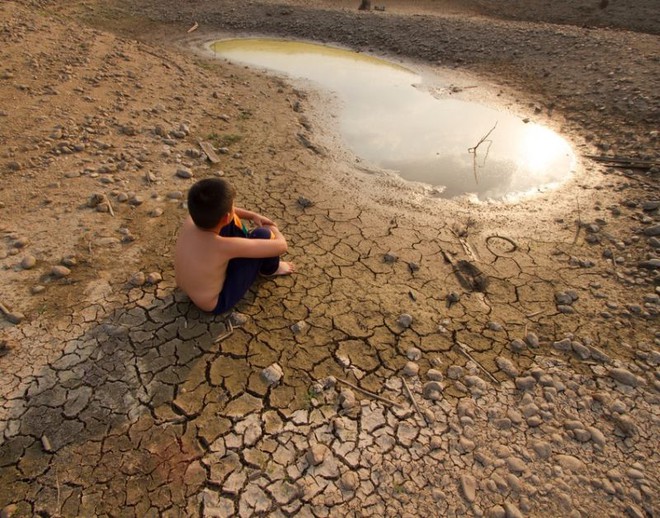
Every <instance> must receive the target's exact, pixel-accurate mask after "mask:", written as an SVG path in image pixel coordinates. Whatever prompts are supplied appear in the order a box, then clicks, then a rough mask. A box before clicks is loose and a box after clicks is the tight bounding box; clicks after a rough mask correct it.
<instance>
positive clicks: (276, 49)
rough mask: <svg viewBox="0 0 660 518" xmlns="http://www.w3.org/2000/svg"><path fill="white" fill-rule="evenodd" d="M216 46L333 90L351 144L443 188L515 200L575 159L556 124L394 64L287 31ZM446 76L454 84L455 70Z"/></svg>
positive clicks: (561, 173) (558, 177)
mask: <svg viewBox="0 0 660 518" xmlns="http://www.w3.org/2000/svg"><path fill="white" fill-rule="evenodd" d="M210 48H211V50H212V51H213V52H215V53H216V55H218V56H219V57H224V58H226V59H228V60H230V61H233V62H238V63H243V64H246V65H249V66H253V67H259V68H266V69H269V70H272V71H275V72H278V73H283V74H286V75H288V76H290V77H292V78H295V79H305V80H309V81H312V82H314V83H317V84H318V85H319V87H320V88H323V89H325V90H328V91H330V92H332V93H333V94H334V95H336V97H337V99H338V100H339V112H340V113H338V114H337V115H338V117H339V131H340V134H341V137H342V139H343V141H344V143H345V146H346V147H347V148H348V149H350V150H351V151H352V152H353V153H354V154H355V155H356V156H357V157H359V158H360V159H361V160H363V161H365V162H367V163H369V164H372V165H373V166H376V167H379V168H384V169H387V170H391V171H394V172H396V173H397V174H399V175H400V176H401V177H403V178H404V179H406V180H409V181H416V182H423V183H425V184H429V185H432V186H435V187H436V189H435V190H434V192H435V193H437V195H438V196H441V197H447V198H449V197H455V196H460V195H463V194H470V195H473V196H476V197H477V198H478V199H481V200H486V199H492V200H504V199H516V198H517V197H519V196H520V195H522V194H530V193H534V192H538V191H545V190H547V189H551V188H553V187H555V186H557V185H559V184H561V183H562V182H563V181H564V180H566V179H567V178H568V177H569V176H570V174H571V173H572V170H573V168H574V167H575V156H574V154H573V151H572V149H571V147H570V145H569V144H568V142H567V141H566V140H564V139H563V138H562V137H560V136H559V135H557V134H556V133H554V132H553V131H551V130H549V129H548V128H545V127H543V126H541V125H538V124H534V123H527V124H526V123H525V122H524V121H523V120H521V119H520V118H518V117H516V116H514V115H512V114H510V113H508V112H505V111H501V110H496V109H493V108H490V107H487V106H483V105H481V104H477V103H474V102H467V101H462V100H456V99H455V98H449V95H446V96H444V97H443V96H440V98H438V96H437V95H432V94H431V91H434V92H437V91H438V89H437V88H435V86H434V88H433V89H431V88H430V87H429V85H427V84H425V82H424V81H423V80H422V78H421V76H419V75H418V74H416V73H414V72H413V71H411V70H409V69H406V68H403V67H401V66H399V65H397V64H394V63H390V62H387V61H384V60H381V59H378V58H374V57H372V56H366V55H364V54H360V53H356V52H350V51H347V50H343V49H337V48H334V47H327V46H323V45H316V44H308V43H301V42H291V41H285V40H268V39H235V40H223V41H217V42H214V43H212V44H211V45H210ZM443 79H444V82H445V83H446V85H447V86H448V85H449V84H450V83H449V80H450V79H451V78H442V77H439V78H438V80H439V81H440V82H443ZM447 91H449V89H448V88H447Z"/></svg>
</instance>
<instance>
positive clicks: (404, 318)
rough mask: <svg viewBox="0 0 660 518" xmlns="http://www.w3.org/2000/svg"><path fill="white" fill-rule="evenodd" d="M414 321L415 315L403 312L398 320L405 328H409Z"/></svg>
mask: <svg viewBox="0 0 660 518" xmlns="http://www.w3.org/2000/svg"><path fill="white" fill-rule="evenodd" d="M412 322H413V317H412V316H410V315H409V314H407V313H403V314H402V315H399V318H398V320H397V323H398V324H399V325H400V326H401V327H403V328H404V329H407V328H409V327H410V326H411V325H412Z"/></svg>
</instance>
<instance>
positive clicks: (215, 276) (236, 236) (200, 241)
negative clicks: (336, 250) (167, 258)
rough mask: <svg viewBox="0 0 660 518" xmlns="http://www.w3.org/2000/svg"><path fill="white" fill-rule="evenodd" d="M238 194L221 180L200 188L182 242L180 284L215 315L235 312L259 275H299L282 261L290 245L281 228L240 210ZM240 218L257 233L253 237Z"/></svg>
mask: <svg viewBox="0 0 660 518" xmlns="http://www.w3.org/2000/svg"><path fill="white" fill-rule="evenodd" d="M235 194H236V191H235V190H234V188H233V187H232V186H231V185H230V184H229V183H228V182H227V181H225V180H222V179H220V178H208V179H205V180H200V181H199V182H197V183H195V184H194V185H193V186H192V187H191V188H190V191H189V192H188V211H189V213H190V216H189V217H188V218H186V221H185V222H184V223H183V226H182V227H181V230H180V232H179V237H178V239H177V243H176V253H175V257H174V270H175V275H176V283H177V285H178V286H179V288H181V289H182V290H183V291H184V292H185V293H186V294H187V295H188V296H189V297H190V298H191V300H192V301H193V302H194V303H195V305H196V306H197V307H198V308H200V309H202V310H204V311H211V312H213V313H215V314H219V313H224V312H225V311H228V310H229V309H231V308H232V307H234V305H236V303H237V302H238V301H239V300H240V299H241V297H242V296H243V295H244V294H245V293H246V292H247V290H248V289H249V288H250V286H251V285H252V283H253V282H254V280H255V279H256V278H257V274H259V273H261V274H262V275H286V274H289V273H291V272H293V264H291V263H285V262H283V261H280V258H279V256H280V255H282V254H283V253H284V252H286V250H287V243H286V239H284V236H283V235H282V234H281V232H280V231H279V230H278V228H277V226H276V225H275V223H273V222H272V221H271V220H270V219H268V218H266V217H264V216H261V215H260V214H256V213H254V212H251V211H249V210H245V209H240V208H238V207H234V196H235ZM240 218H243V219H246V220H251V221H252V223H254V224H255V225H256V226H257V228H255V229H254V230H252V231H251V232H248V231H247V228H246V227H245V225H244V224H243V223H242V222H241V220H240Z"/></svg>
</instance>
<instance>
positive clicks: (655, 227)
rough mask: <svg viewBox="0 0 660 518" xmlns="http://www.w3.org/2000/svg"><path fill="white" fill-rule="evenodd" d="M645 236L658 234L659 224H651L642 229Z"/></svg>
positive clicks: (659, 233) (659, 231)
mask: <svg viewBox="0 0 660 518" xmlns="http://www.w3.org/2000/svg"><path fill="white" fill-rule="evenodd" d="M644 235H645V236H660V225H653V226H652V227H646V228H645V229H644Z"/></svg>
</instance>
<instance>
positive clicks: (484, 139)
mask: <svg viewBox="0 0 660 518" xmlns="http://www.w3.org/2000/svg"><path fill="white" fill-rule="evenodd" d="M496 127H497V122H495V125H494V126H493V127H492V128H490V131H489V132H488V133H486V134H485V135H484V136H483V137H481V140H479V142H477V145H476V146H474V147H469V148H468V153H471V154H472V155H473V157H472V170H473V172H474V181H475V182H476V183H477V185H478V184H479V175H478V174H477V168H478V166H477V149H478V148H479V146H480V145H481V144H483V143H484V142H488V148H487V149H486V156H484V163H483V165H482V166H481V167H483V166H484V165H485V164H486V159H487V158H488V153H489V152H490V145H491V144H492V143H493V141H492V140H488V137H489V136H490V134H491V133H492V132H493V130H494V129H495V128H496Z"/></svg>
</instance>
